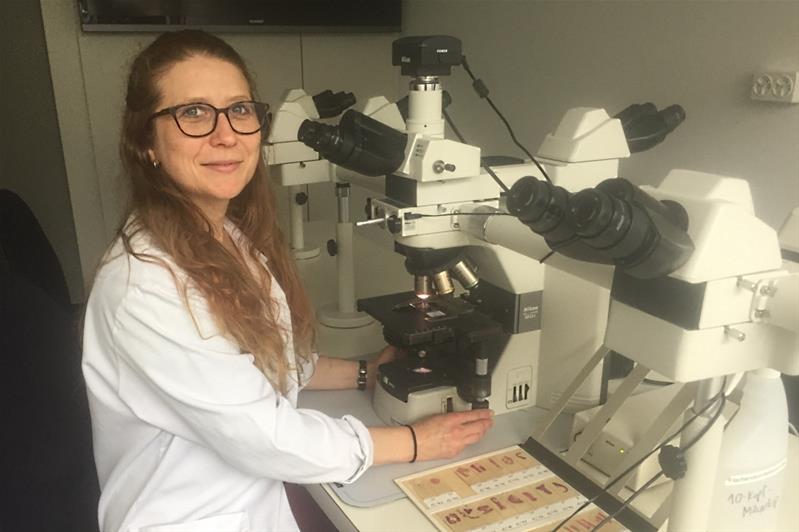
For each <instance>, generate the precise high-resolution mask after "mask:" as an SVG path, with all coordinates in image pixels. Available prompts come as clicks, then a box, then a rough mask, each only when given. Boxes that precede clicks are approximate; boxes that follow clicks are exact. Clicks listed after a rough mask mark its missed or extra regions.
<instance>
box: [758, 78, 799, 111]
mask: <svg viewBox="0 0 799 532" xmlns="http://www.w3.org/2000/svg"><path fill="white" fill-rule="evenodd" d="M749 95H750V97H751V98H752V99H753V100H762V101H766V102H781V103H799V72H776V71H772V72H758V73H756V74H755V75H754V76H752V90H751V91H750V92H749Z"/></svg>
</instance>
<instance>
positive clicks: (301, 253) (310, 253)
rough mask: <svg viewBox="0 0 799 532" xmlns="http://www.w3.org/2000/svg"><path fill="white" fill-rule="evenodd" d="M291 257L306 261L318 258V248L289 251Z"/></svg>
mask: <svg viewBox="0 0 799 532" xmlns="http://www.w3.org/2000/svg"><path fill="white" fill-rule="evenodd" d="M291 253H292V255H294V258H295V259H297V260H308V259H313V258H314V257H318V256H319V248H301V249H293V248H292V250H291Z"/></svg>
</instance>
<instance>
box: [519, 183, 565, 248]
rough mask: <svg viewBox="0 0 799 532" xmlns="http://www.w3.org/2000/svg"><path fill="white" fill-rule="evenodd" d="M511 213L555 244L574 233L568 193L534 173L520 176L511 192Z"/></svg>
mask: <svg viewBox="0 0 799 532" xmlns="http://www.w3.org/2000/svg"><path fill="white" fill-rule="evenodd" d="M507 207H508V212H509V213H511V214H513V215H514V216H516V217H517V218H518V219H519V220H521V221H522V222H523V223H524V224H525V225H527V226H528V227H529V228H530V229H532V230H533V231H535V232H536V233H538V234H539V235H541V236H543V237H544V238H546V239H547V240H548V241H552V242H554V243H558V242H562V241H565V240H568V239H570V238H572V237H573V236H574V222H573V220H572V219H571V207H570V206H569V192H568V191H566V189H564V188H561V187H556V186H554V185H552V184H550V183H547V182H545V181H540V180H538V179H536V178H534V177H532V176H527V177H523V178H521V179H519V180H518V181H516V183H514V184H513V186H512V187H511V189H510V191H509V192H508V199H507Z"/></svg>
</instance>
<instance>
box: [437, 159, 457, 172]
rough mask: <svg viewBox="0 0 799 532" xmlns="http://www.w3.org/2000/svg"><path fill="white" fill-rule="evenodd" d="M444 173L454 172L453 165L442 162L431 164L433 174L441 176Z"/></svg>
mask: <svg viewBox="0 0 799 532" xmlns="http://www.w3.org/2000/svg"><path fill="white" fill-rule="evenodd" d="M444 171H447V172H454V171H455V165H454V164H452V163H445V162H444V161H436V162H434V163H433V172H435V173H437V174H441V173H443V172H444Z"/></svg>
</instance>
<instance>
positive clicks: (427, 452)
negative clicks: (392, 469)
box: [369, 409, 494, 465]
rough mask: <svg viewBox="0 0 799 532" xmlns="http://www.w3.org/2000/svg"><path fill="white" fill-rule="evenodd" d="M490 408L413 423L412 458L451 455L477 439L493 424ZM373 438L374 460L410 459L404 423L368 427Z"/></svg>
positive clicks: (408, 436) (408, 432)
mask: <svg viewBox="0 0 799 532" xmlns="http://www.w3.org/2000/svg"><path fill="white" fill-rule="evenodd" d="M493 415H494V412H493V411H491V410H488V409H481V410H467V411H466V412H453V413H450V414H439V415H437V416H431V417H429V418H426V419H423V420H422V421H419V422H417V423H414V424H413V430H414V433H415V434H416V460H417V461H419V460H438V459H441V458H452V457H453V456H455V455H457V454H458V453H459V452H461V451H462V450H463V448H464V447H466V446H467V445H469V444H471V443H475V442H476V441H478V440H480V438H482V437H483V436H484V435H485V433H486V432H487V431H488V429H490V428H491V426H492V425H493V424H494V420H493V419H492V416H493ZM369 434H371V436H372V441H373V442H374V451H375V454H374V464H375V465H378V464H396V463H402V462H410V461H411V459H412V458H413V439H412V436H411V431H410V430H408V427H403V426H392V427H369Z"/></svg>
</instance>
